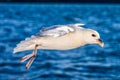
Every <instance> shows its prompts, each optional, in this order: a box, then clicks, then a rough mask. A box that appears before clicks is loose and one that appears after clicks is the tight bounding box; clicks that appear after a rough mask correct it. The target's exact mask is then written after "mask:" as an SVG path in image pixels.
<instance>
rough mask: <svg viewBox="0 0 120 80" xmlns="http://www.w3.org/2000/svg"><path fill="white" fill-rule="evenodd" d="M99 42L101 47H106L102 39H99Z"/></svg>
mask: <svg viewBox="0 0 120 80" xmlns="http://www.w3.org/2000/svg"><path fill="white" fill-rule="evenodd" d="M97 42H98V44H99V45H100V46H101V47H104V42H103V41H102V40H101V39H98V40H97Z"/></svg>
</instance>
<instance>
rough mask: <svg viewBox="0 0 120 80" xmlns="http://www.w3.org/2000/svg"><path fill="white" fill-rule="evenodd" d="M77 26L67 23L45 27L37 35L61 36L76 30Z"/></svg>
mask: <svg viewBox="0 0 120 80" xmlns="http://www.w3.org/2000/svg"><path fill="white" fill-rule="evenodd" d="M74 31H75V28H74V27H70V26H67V25H55V26H52V27H49V28H44V29H42V30H41V31H40V32H39V33H38V34H37V36H42V37H44V36H52V37H59V36H63V35H65V34H68V33H70V32H74Z"/></svg>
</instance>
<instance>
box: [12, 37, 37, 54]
mask: <svg viewBox="0 0 120 80" xmlns="http://www.w3.org/2000/svg"><path fill="white" fill-rule="evenodd" d="M34 38H35V36H32V37H30V38H26V39H25V40H23V41H21V42H20V43H19V44H18V45H17V46H16V47H15V48H14V50H13V53H17V52H20V51H25V50H32V49H33V48H34V46H35V40H34Z"/></svg>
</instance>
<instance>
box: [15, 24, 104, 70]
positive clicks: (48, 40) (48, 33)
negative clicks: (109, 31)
mask: <svg viewBox="0 0 120 80" xmlns="http://www.w3.org/2000/svg"><path fill="white" fill-rule="evenodd" d="M83 25H84V24H68V25H55V26H52V27H49V28H44V29H42V30H40V32H39V33H38V34H36V35H33V36H32V37H30V38H27V39H25V40H24V41H21V42H20V43H19V44H18V45H17V47H16V48H15V49H14V53H16V52H20V51H25V50H34V51H33V53H32V54H29V55H27V56H25V57H23V58H22V60H21V62H24V61H25V60H27V59H29V58H30V57H32V58H31V60H30V61H29V62H28V63H27V65H26V68H27V69H28V68H29V66H30V65H31V63H32V62H33V60H34V59H35V58H34V56H35V55H36V51H37V49H49V50H68V49H73V48H77V47H80V46H83V45H85V44H99V45H101V46H102V47H103V46H104V43H103V42H102V41H101V40H100V36H99V33H98V32H96V31H94V30H92V29H85V28H82V27H80V26H83Z"/></svg>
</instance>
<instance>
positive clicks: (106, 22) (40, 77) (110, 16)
mask: <svg viewBox="0 0 120 80" xmlns="http://www.w3.org/2000/svg"><path fill="white" fill-rule="evenodd" d="M61 1H62V2H61ZM61 1H60V0H59V1H55V0H52V1H49V0H45V1H43V0H34V1H33V0H26V1H23V0H0V2H1V3H0V80H66V79H67V80H71V79H72V80H88V79H89V80H120V52H119V51H120V5H119V2H120V1H119V0H118V1H117V0H109V1H108V0H98V1H95V0H84V1H83V0H80V1H78V0H74V1H72V0H70V1H68V0H67V1H63V0H61ZM74 23H84V24H86V25H85V26H84V27H85V28H91V29H94V30H97V31H98V32H99V33H100V35H101V38H102V39H103V41H104V43H105V47H104V48H101V47H99V46H98V45H86V46H83V47H80V48H77V49H73V50H67V51H55V50H52V51H49V50H39V51H38V53H37V58H36V59H35V61H34V62H33V64H32V66H31V67H30V69H29V70H28V71H26V69H25V64H26V63H27V61H26V62H24V63H22V64H21V63H20V62H19V61H20V59H21V58H22V57H23V56H25V55H26V54H29V53H31V52H32V51H24V52H19V53H16V54H13V49H14V47H16V44H18V43H19V42H20V41H21V40H24V39H25V38H26V37H30V36H31V35H33V34H36V33H37V32H39V30H40V29H41V28H43V27H49V26H52V25H57V24H74Z"/></svg>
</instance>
